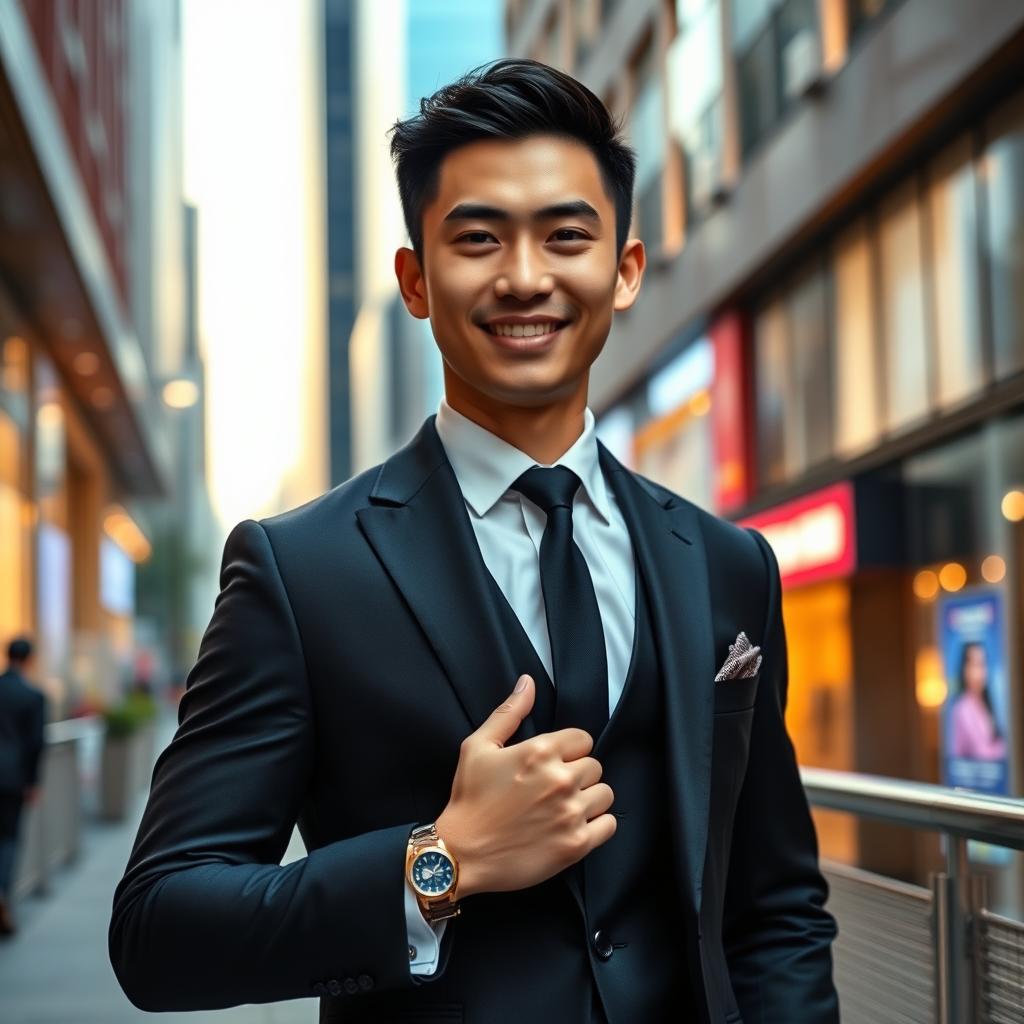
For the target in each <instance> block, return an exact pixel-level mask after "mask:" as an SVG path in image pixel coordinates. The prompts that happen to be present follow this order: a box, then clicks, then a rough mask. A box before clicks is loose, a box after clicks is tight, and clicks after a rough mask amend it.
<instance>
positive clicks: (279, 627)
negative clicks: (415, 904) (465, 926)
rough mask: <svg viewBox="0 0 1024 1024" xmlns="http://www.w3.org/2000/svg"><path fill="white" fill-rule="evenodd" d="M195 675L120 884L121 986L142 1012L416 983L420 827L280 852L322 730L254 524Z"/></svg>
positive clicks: (242, 536) (233, 539) (237, 537)
mask: <svg viewBox="0 0 1024 1024" xmlns="http://www.w3.org/2000/svg"><path fill="white" fill-rule="evenodd" d="M185 686H186V691H185V694H184V696H183V697H182V700H181V704H180V706H179V709H178V728H177V731H176V732H175V734H174V737H173V739H172V740H171V742H170V744H169V745H168V746H167V748H166V749H165V750H163V751H162V753H161V754H160V756H159V757H158V759H157V762H156V766H155V768H154V770H153V778H152V786H151V790H150V794H149V799H148V802H147V804H146V808H145V811H144V814H143V818H142V821H141V824H140V825H139V830H138V834H137V836H136V840H135V844H134V847H133V849H132V852H131V855H130V857H129V860H128V864H127V868H126V870H125V873H124V877H123V878H122V879H121V881H120V882H119V883H118V885H117V888H116V890H115V892H114V898H113V911H112V916H111V921H110V928H109V934H108V943H109V954H110V960H111V964H112V966H113V968H114V973H115V974H116V976H117V979H118V981H119V982H120V984H121V987H122V988H123V990H124V992H125V994H126V995H127V996H128V998H129V999H130V1000H131V1001H132V1003H134V1004H135V1005H136V1006H137V1007H139V1008H140V1009H143V1010H150V1011H154V1010H198V1009H219V1008H222V1007H227V1006H234V1005H238V1004H242V1003H265V1002H272V1001H277V1000H285V999H293V998H299V997H310V996H316V995H324V994H327V993H328V992H329V993H330V994H332V995H340V996H341V997H342V998H345V999H349V998H351V999H356V1000H358V999H359V998H360V995H361V994H362V993H363V992H365V991H369V990H371V989H372V990H373V991H374V992H379V991H382V990H387V989H396V988H401V987H411V986H412V985H414V984H416V983H417V981H414V979H413V977H412V975H411V974H410V970H409V963H408V948H407V943H406V920H405V912H404V900H403V884H404V877H405V850H406V844H407V841H408V838H409V833H410V832H411V830H412V828H413V827H414V826H415V825H416V822H408V823H405V824H396V825H395V826H394V827H388V828H384V829H381V830H378V831H374V832H369V833H366V834H362V835H354V836H352V837H351V838H346V839H344V840H340V841H338V842H334V843H331V844H330V845H327V846H324V847H321V848H319V849H316V850H313V851H311V852H310V853H309V855H308V856H306V857H304V858H301V859H299V860H296V861H293V862H291V863H289V864H287V865H285V866H281V864H280V861H281V858H282V856H283V855H284V853H285V849H286V847H287V844H288V841H289V838H290V836H291V833H292V828H293V826H294V824H295V822H296V819H297V817H298V814H299V811H300V809H301V806H302V804H303V801H304V799H305V798H306V795H307V790H308V788H309V785H310V780H311V774H312V771H313V764H314V733H313V728H312V721H311V714H312V709H311V701H310V692H309V683H308V679H307V674H306V665H305V658H304V654H303V650H302V645H301V640H300V636H299V632H298V626H297V624H296V621H295V618H294V616H293V613H292V609H291V605H290V604H289V600H288V597H287V594H286V592H285V588H284V584H283V581H282V579H281V576H280V574H279V572H278V569H277V563H276V561H275V558H274V554H273V551H272V548H271V544H270V539H269V537H268V536H267V534H266V531H265V530H264V529H263V527H262V526H261V525H260V524H259V523H257V522H256V521H254V520H251V519H247V520H244V521H243V522H241V523H239V524H238V525H236V526H235V527H234V529H233V530H232V531H231V533H230V534H229V536H228V538H227V541H226V542H225V546H224V555H223V561H222V563H221V570H220V593H219V594H218V596H217V600H216V602H215V603H214V610H213V615H212V618H211V620H210V623H209V625H208V626H207V629H206V632H205V633H204V635H203V638H202V641H201V643H200V648H199V654H198V659H197V661H196V663H195V665H194V666H193V668H192V669H191V671H190V672H189V674H188V677H187V679H186V682H185ZM356 981H357V982H358V984H353V982H356ZM346 982H348V984H346Z"/></svg>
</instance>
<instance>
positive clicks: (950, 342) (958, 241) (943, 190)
mask: <svg viewBox="0 0 1024 1024" xmlns="http://www.w3.org/2000/svg"><path fill="white" fill-rule="evenodd" d="M928 207H929V212H930V215H931V250H930V255H931V260H932V273H933V275H934V282H933V283H934V287H933V288H932V290H931V292H932V297H933V311H934V316H933V323H934V325H935V326H934V333H935V342H936V349H937V352H936V355H937V360H936V376H937V384H938V400H939V403H940V405H943V406H948V405H953V404H955V403H956V402H958V401H960V400H961V399H963V398H965V397H968V396H970V395H972V394H974V393H975V392H976V391H978V390H979V389H980V388H981V387H982V385H983V384H984V383H985V379H984V364H983V362H982V328H981V306H980V303H979V294H980V290H981V289H980V282H979V274H978V236H977V228H978V224H977V214H976V204H975V187H974V171H973V162H972V160H971V143H970V139H969V138H968V137H966V136H965V137H964V138H962V139H959V140H958V141H957V142H955V143H954V144H953V145H952V146H950V147H949V148H948V149H947V150H946V151H945V152H944V153H942V154H941V155H940V156H939V158H938V159H937V160H936V161H935V164H934V165H933V167H932V169H931V183H930V186H929V189H928Z"/></svg>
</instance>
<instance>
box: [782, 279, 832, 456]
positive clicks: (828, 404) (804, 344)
mask: <svg viewBox="0 0 1024 1024" xmlns="http://www.w3.org/2000/svg"><path fill="white" fill-rule="evenodd" d="M786 313H787V320H788V327H789V334H790V346H791V358H792V366H793V371H792V372H793V377H794V378H795V380H794V384H795V393H794V394H793V395H792V396H791V397H792V406H793V417H794V419H795V421H796V422H795V425H794V429H795V432H796V435H797V438H798V443H797V446H796V450H797V451H798V452H799V455H800V460H801V462H802V465H801V467H800V468H801V469H803V468H806V467H808V466H813V465H815V464H816V463H818V462H821V461H822V460H824V459H827V458H828V457H829V456H830V455H831V454H832V367H831V363H830V355H829V348H830V346H829V331H828V318H827V316H826V274H825V269H824V267H823V265H821V264H820V263H815V265H812V267H811V268H810V269H808V270H807V271H805V272H804V273H803V274H802V275H801V276H800V277H799V278H798V279H797V281H796V282H795V283H794V285H793V286H792V288H791V289H790V291H789V295H788V297H787V300H786Z"/></svg>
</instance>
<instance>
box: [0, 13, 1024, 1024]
mask: <svg viewBox="0 0 1024 1024" xmlns="http://www.w3.org/2000/svg"><path fill="white" fill-rule="evenodd" d="M502 55H521V56H529V57H532V58H536V59H538V60H542V61H545V62H547V63H550V64H552V65H554V66H556V67H559V68H561V69H563V70H565V71H567V72H569V73H571V74H572V75H574V76H575V77H577V78H579V79H580V80H581V81H583V82H584V83H586V84H587V85H588V86H589V87H590V88H591V89H592V90H593V91H594V92H595V93H597V94H598V95H599V96H600V97H601V98H602V99H603V100H604V102H605V103H606V104H607V106H608V107H609V108H610V109H611V110H612V112H613V113H614V114H615V115H617V116H619V115H621V116H622V117H623V118H624V125H625V129H626V135H627V138H628V141H629V142H630V143H631V144H632V145H633V146H634V147H635V149H636V151H637V154H638V167H637V182H636V204H635V210H634V223H633V231H632V233H633V234H634V235H637V236H639V237H641V238H642V239H643V240H644V242H645V244H646V248H647V253H648V260H649V265H648V270H647V274H646V277H645V280H644V286H643V293H642V295H641V298H640V300H639V301H638V302H637V304H636V305H635V306H634V308H633V309H632V310H630V311H628V312H626V313H624V314H620V315H618V316H617V318H616V320H615V324H614V327H613V330H612V334H611V336H610V338H609V341H608V344H607V345H606V347H605V350H604V352H603V353H602V355H601V356H600V358H599V359H598V361H597V363H596V365H595V367H594V370H593V373H592V375H591V392H590V404H591V407H592V408H593V410H594V412H595V415H596V417H597V424H598V433H599V435H600V436H601V438H602V440H603V441H604V443H605V444H606V445H608V447H609V448H611V449H612V450H613V451H614V452H615V454H616V455H617V456H618V457H619V458H620V459H621V460H623V461H624V462H626V463H627V464H629V465H631V466H632V467H633V468H635V469H636V470H638V471H639V472H641V473H644V474H646V475H647V476H649V477H651V478H652V479H655V480H657V481H659V482H661V483H663V484H665V485H666V486H668V487H670V488H672V489H673V490H676V491H678V492H679V493H680V494H682V495H683V496H685V497H686V498H688V499H690V500H691V501H694V502H695V503H697V504H699V505H701V506H702V507H704V508H706V509H708V510H709V511H712V512H714V513H715V514H717V515H720V516H723V517H726V518H729V519H731V520H734V521H736V522H738V523H741V524H744V525H750V526H755V527H757V528H758V529H759V530H761V531H762V532H763V533H764V535H765V536H766V538H767V539H768V540H769V541H770V543H771V544H772V546H773V548H774V550H775V552H776V554H777V557H778V560H779V563H780V568H781V572H782V578H783V584H784V589H785V594H784V607H783V613H784V618H785V623H786V630H787V638H788V657H789V669H790V671H789V690H788V698H789V699H788V708H787V725H788V727H789V730H790V734H791V736H792V738H793V742H794V746H795V748H796V752H797V756H798V759H799V761H800V763H801V765H802V766H803V767H805V768H806V769H808V770H809V771H808V772H807V773H806V774H805V781H806V782H807V784H808V793H809V796H810V797H811V799H812V803H813V804H814V809H813V813H814V816H815V822H816V825H817V828H818V836H819V843H820V849H821V855H822V858H823V862H825V863H826V864H827V865H828V870H829V879H830V882H832V884H833V900H834V906H833V909H834V911H835V912H836V913H837V915H839V916H840V931H841V939H840V945H838V946H837V976H838V977H839V979H840V982H841V985H842V992H843V998H844V1007H845V1008H847V1009H848V1012H844V1020H847V1019H848V1020H850V1021H857V1020H865V1021H869V1020H870V1021H874V1022H878V1021H885V1020H893V1021H896V1020H899V1021H916V1020H921V1021H932V1020H948V1021H954V1020H956V1021H968V1020H970V1021H975V1020H977V1021H982V1020H985V1021H987V1020H992V1021H1021V1020H1024V1008H1022V1006H1024V1004H1022V999H1021V992H1022V991H1024V929H1022V928H1021V926H1020V924H1019V922H1020V921H1021V920H1024V863H1022V858H1021V854H1020V853H1019V852H1016V851H1015V850H1014V849H1011V847H1016V850H1017V851H1019V849H1020V847H1021V845H1022V844H1024V838H1021V837H1024V817H1016V818H1015V817H1014V813H1015V812H1014V810H1013V808H1014V807H1017V812H1016V813H1019V807H1020V805H1019V801H1017V799H1016V798H1017V797H1019V795H1020V794H1021V792H1022V788H1024V669H1022V665H1024V76H1022V74H1021V68H1022V67H1024V4H1021V3H1019V2H1017V0H474V2H473V3H465V2H456V0H247V2H245V3H238V2H234V0H0V642H2V644H3V646H4V648H6V644H7V642H8V641H9V640H10V639H12V638H14V637H16V636H22V635H24V636H28V637H30V638H31V639H32V642H33V644H34V645H35V658H34V662H33V664H32V667H31V671H30V672H26V676H27V677H28V679H29V681H30V682H31V684H32V685H33V686H35V687H37V688H38V689H39V690H41V691H42V692H43V693H44V694H45V696H46V701H47V705H46V707H47V716H46V717H47V726H46V747H45V750H44V753H43V762H42V771H43V782H42V786H41V798H40V800H39V801H38V802H37V803H35V804H33V805H32V806H30V807H27V808H26V813H25V817H24V820H23V822H22V838H21V844H20V852H19V858H18V864H17V869H16V885H15V903H16V906H15V910H16V916H17V918H18V921H19V930H18V934H17V936H16V937H15V936H12V937H11V938H10V939H8V940H7V941H6V942H5V943H4V944H2V945H0V1019H2V1020H4V1021H5V1022H6V1021H10V1022H15V1021H28V1020H31V1021H36V1022H39V1021H54V1022H57V1021H65V1020H70V1019H75V1020H77V1021H79V1022H82V1021H92V1020H96V1021H101V1020H102V1021H104V1022H106V1021H117V1020H122V1019H123V1020H135V1019H138V1018H140V1017H142V1016H143V1014H142V1013H141V1012H140V1011H136V1010H135V1009H134V1008H133V1007H131V1005H130V1004H129V1003H128V1002H127V1000H126V999H125V998H124V996H123V995H122V994H121V993H120V990H119V989H118V988H117V987H116V982H115V981H114V979H113V976H112V973H111V971H110V968H109V965H108V964H107V962H106V949H105V942H106V938H105V929H106V925H107V921H108V919H109V907H110V898H111V895H112V891H113V886H114V884H115V883H116V881H117V879H118V878H119V877H120V873H121V871H122V870H123V868H124V864H125V861H126V860H127V856H128V851H129V848H130V845H131V841H132V838H133V836H134V829H135V827H136V825H137V821H138V814H139V813H140V812H141V804H140V800H143V799H144V796H145V793H146V791H147V790H148V786H149V780H150V772H151V768H152V760H153V756H154V754H155V752H158V751H159V750H160V749H162V747H163V746H164V745H166V742H167V741H168V740H169V738H170V734H171V731H173V728H174V724H175V708H176V702H177V699H178V696H179V695H180V692H181V687H182V686H183V683H184V680H185V677H186V675H187V673H188V671H189V669H190V668H191V666H192V664H193V663H194V661H195V658H196V654H197V651H198V646H199V641H200V639H201V637H202V635H203V631H204V629H205V627H206V625H207V623H208V621H209V619H210V615H211V613H212V609H213V602H214V599H215V597H216V595H217V593H218V589H219V586H218V573H219V565H220V561H219V560H220V554H221V549H222V545H223V541H224V539H225V537H226V535H227V533H228V531H229V530H230V529H231V527H232V526H233V525H234V524H235V523H237V522H238V521H239V520H241V519H245V518H260V517H264V516H269V515H272V514H274V513H276V512H279V511H282V510H284V509H287V508H291V507H294V506H296V505H298V504H301V503H303V502H305V501H307V500H309V499H311V498H313V497H315V496H317V495H318V494H320V493H322V492H323V491H325V490H327V489H329V488H331V487H334V486H336V485H337V484H340V483H341V482H343V481H344V480H346V479H347V478H348V477H349V476H351V475H352V474H354V473H356V472H359V471H361V470H362V469H365V468H367V467H368V466H371V465H373V464H375V463H377V462H380V461H381V460H383V459H384V458H386V457H387V456H388V455H389V454H390V453H391V452H393V451H394V450H395V449H396V448H398V447H400V446H401V445H402V444H404V443H405V442H406V441H407V440H408V439H409V438H410V437H411V436H412V434H413V433H414V432H415V431H416V430H417V429H418V427H419V425H420V424H421V423H422V421H423V419H424V418H425V417H426V416H428V415H429V414H430V413H432V412H434V411H435V410H436V407H437V403H438V400H439V398H440V396H441V394H442V377H441V363H440V358H439V355H438V353H437V350H436V347H435V345H434V342H433V339H432V337H431V335H430V332H429V322H424V321H419V320H415V319H413V318H412V317H411V316H410V315H409V314H408V313H407V311H406V310H405V307H404V305H403V303H402V301H401V298H400V296H399V294H398V290H397V286H396V282H395V277H394V271H393V264H392V259H393V254H394V251H395V249H396V248H398V247H399V246H402V245H405V244H408V243H407V237H406V234H405V229H404V226H403V223H402V217H401V209H400V206H399V202H398V196H397V190H396V188H395V184H394V175H393V170H392V165H391V162H390V159H389V157H388V140H387V138H386V135H385V133H386V131H387V129H388V128H389V127H390V126H391V124H392V123H393V122H394V121H395V119H397V118H399V117H406V116H409V115H410V114H412V113H415V112H416V110H417V109H418V104H419V100H420V98H421V97H423V96H426V95H429V94H430V93H431V92H433V91H434V90H435V89H436V88H438V87H439V86H440V85H442V84H444V83H446V82H449V81H451V80H452V79H454V78H455V77H457V76H458V75H459V74H461V73H463V72H465V71H467V70H469V69H470V68H472V67H474V66H476V65H478V64H480V63H483V62H485V61H488V60H491V59H493V58H495V57H499V56H502ZM0 683H2V680H0ZM972 695H973V696H974V697H975V698H976V703H977V700H980V701H981V705H983V711H982V712H981V714H982V717H983V718H984V726H983V731H985V736H986V739H987V741H988V742H987V746H978V745H975V746H973V747H972V746H971V743H970V741H969V736H968V735H967V733H966V732H965V731H964V730H965V728H966V727H964V726H963V716H962V715H960V714H958V712H957V707H958V704H961V703H962V704H963V706H964V707H966V706H967V704H968V703H969V701H967V702H966V703H965V698H968V697H971V696H972ZM815 772H817V774H815ZM830 772H841V773H844V778H845V780H846V781H843V780H841V779H837V777H835V776H833V775H831V774H830ZM866 776H871V777H877V778H884V779H885V780H888V783H886V785H887V786H888V788H885V786H878V787H876V789H875V790H873V791H872V792H873V796H871V799H870V800H869V799H868V797H866V796H864V794H863V793H862V792H861V791H859V790H858V791H856V792H855V791H854V788H851V787H852V786H854V783H853V782H851V781H850V780H856V779H861V780H862V781H863V778H864V777H866ZM844 786H845V787H846V788H845V789H844ZM929 786H942V787H944V789H943V791H942V792H943V793H946V794H947V796H948V794H950V793H952V794H956V799H958V800H959V801H960V805H958V806H957V813H958V814H960V815H962V816H964V817H961V818H958V819H957V820H958V821H960V823H961V825H962V824H963V822H964V821H967V820H968V819H969V820H970V822H971V826H970V828H968V829H966V831H965V830H964V829H963V828H960V829H959V830H958V828H957V827H954V825H953V824H951V821H952V818H950V819H949V820H947V818H945V817H943V814H942V813H940V812H939V811H938V810H937V809H936V808H938V807H939V805H940V803H941V800H940V797H939V792H940V791H938V790H934V789H930V788H928V787H929ZM901 787H902V788H901ZM858 794H859V795H858ZM961 805H962V806H961ZM949 813H950V814H952V813H953V812H952V811H950V812H949ZM922 824H924V825H926V826H930V827H922ZM971 829H973V830H974V831H971ZM986 830H988V831H986ZM1000 830H1002V831H1001V832H1000ZM1014 830H1016V832H1015V833H1014ZM1014 834H1016V835H1017V837H1018V838H1017V839H1016V840H1014V839H1013V835H1014ZM1007 837H1009V838H1007ZM301 853H302V850H301V844H300V843H298V842H296V845H295V846H294V848H293V850H292V851H290V855H294V856H299V855H301ZM951 921H952V922H953V924H952V925H951V924H950V922H951ZM960 924H963V925H964V928H963V929H961V928H960V927H959V926H960ZM961 933H962V934H961ZM964 936H966V938H965V937H964ZM887 943H888V945H887ZM51 957H55V958H56V959H57V960H59V962H60V964H61V967H60V975H61V978H62V987H61V988H60V990H59V991H58V990H57V989H56V988H55V987H54V985H53V982H52V977H53V975H52V971H53V963H52V962H50V963H49V966H47V963H48V961H49V958H51ZM944 957H950V958H952V959H951V960H947V959H944ZM950 963H952V964H953V967H952V968H950V967H949V964H950ZM48 971H49V972H50V973H47V972H48ZM886 972H888V973H886ZM869 977H870V978H872V979H875V980H874V981H873V982H872V983H871V984H869V983H868V981H867V979H868V978H869ZM879 978H881V979H883V980H882V981H879V980H878V979H879ZM886 978H888V979H889V980H888V981H885V979H886ZM869 989H870V991H869ZM236 1013H237V1015H238V1019H240V1020H241V1019H244V1020H267V1021H271V1020H273V1021H277V1020H280V1021H285V1020H288V1021H290V1020H313V1019H315V1016H316V1006H315V1003H313V1002H311V1001H303V1002H301V1003H296V1004H289V1005H288V1006H283V1007H276V1008H275V1007H259V1008H256V1007H249V1008H247V1009H246V1010H244V1011H224V1012H222V1013H218V1014H211V1015H209V1016H210V1017H211V1018H212V1017H216V1018H217V1019H225V1018H230V1017H231V1016H232V1015H233V1014H236ZM944 1013H945V1014H946V1016H943V1014H944ZM1000 1014H1002V1016H1000ZM189 1019H193V1020H200V1019H203V1015H199V1016H195V1015H190V1018H189Z"/></svg>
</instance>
